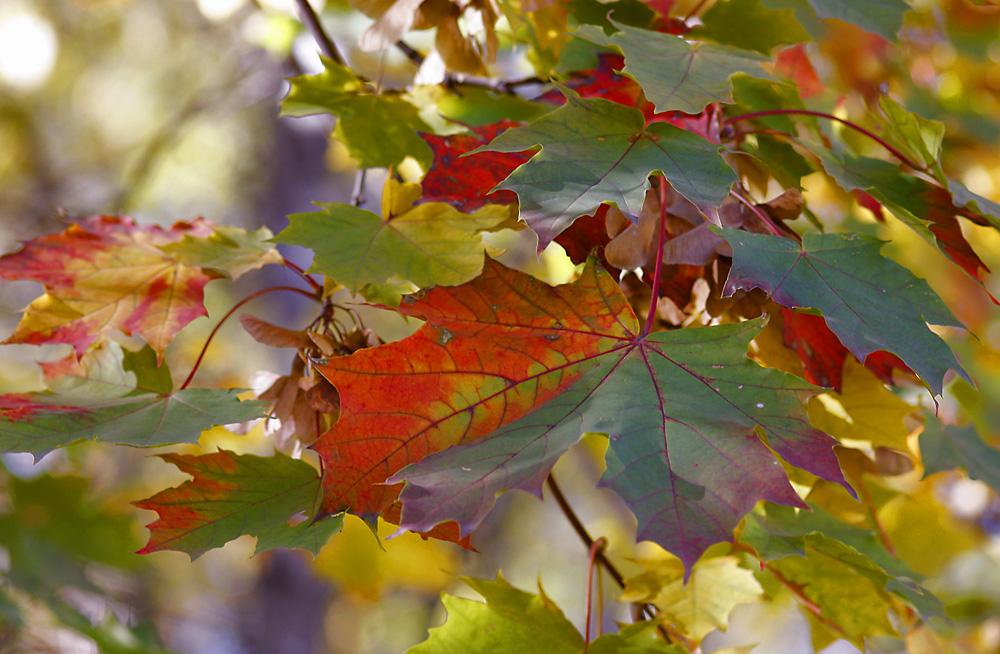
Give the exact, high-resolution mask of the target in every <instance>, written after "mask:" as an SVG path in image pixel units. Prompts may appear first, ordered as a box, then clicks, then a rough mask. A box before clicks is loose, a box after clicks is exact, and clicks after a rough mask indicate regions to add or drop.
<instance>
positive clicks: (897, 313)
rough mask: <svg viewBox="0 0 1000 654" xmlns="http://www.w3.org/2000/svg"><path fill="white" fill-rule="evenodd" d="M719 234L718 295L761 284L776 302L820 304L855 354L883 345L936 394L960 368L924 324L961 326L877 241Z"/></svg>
mask: <svg viewBox="0 0 1000 654" xmlns="http://www.w3.org/2000/svg"><path fill="white" fill-rule="evenodd" d="M719 233H720V234H721V235H722V237H723V238H725V239H726V241H728V242H729V244H730V245H732V246H733V267H732V270H731V271H730V273H729V279H728V280H727V281H726V285H725V290H724V293H725V294H726V295H732V294H733V293H734V292H736V290H738V289H746V290H749V289H751V288H761V289H763V290H764V291H765V292H766V293H767V294H768V295H770V296H771V298H772V299H774V301H775V302H777V303H778V304H780V305H782V306H785V307H789V308H797V307H810V308H814V309H818V310H819V311H820V312H821V313H822V314H823V317H824V318H825V319H826V323H827V326H829V327H830V329H831V330H832V331H833V333H834V334H836V335H837V337H838V338H839V339H840V342H841V343H843V344H844V347H846V348H847V349H848V350H850V351H851V353H852V354H854V355H855V356H856V357H858V359H860V360H861V361H864V360H865V358H866V357H867V356H868V355H869V354H871V353H872V352H875V351H876V350H887V351H889V352H892V353H893V354H895V355H896V356H898V357H899V358H900V359H902V360H903V362H904V363H906V365H908V366H909V367H910V368H911V369H912V370H913V371H914V372H916V373H917V374H918V375H919V376H920V378H921V379H923V380H924V383H926V384H927V385H928V387H930V389H931V390H932V391H933V392H934V393H935V394H940V393H941V388H942V383H943V379H944V375H945V373H946V372H947V371H948V370H949V369H952V370H955V371H956V372H958V373H959V374H960V375H962V377H964V378H965V379H969V377H968V373H966V372H965V371H964V370H963V369H962V367H961V366H960V365H959V364H958V361H956V359H955V355H954V354H953V353H952V351H951V349H949V347H948V345H947V344H946V343H945V342H944V341H943V340H942V339H941V337H939V336H938V335H937V334H935V333H934V332H932V331H931V330H930V329H929V328H928V327H927V323H928V322H929V323H933V324H935V325H946V326H954V327H961V326H962V325H961V323H959V322H958V320H957V319H956V318H955V317H954V316H953V315H952V313H951V311H949V310H948V307H946V306H945V304H944V302H942V301H941V298H939V297H938V296H937V295H936V294H935V293H934V291H932V290H931V288H930V287H929V286H928V285H927V282H925V281H923V280H922V279H918V278H917V277H915V276H914V275H913V273H911V272H910V271H909V270H907V269H906V268H903V267H902V266H900V265H899V264H897V263H895V262H893V261H891V260H890V259H887V258H885V257H883V256H882V255H881V254H880V253H879V250H880V249H881V248H882V244H883V242H882V241H879V240H878V239H874V238H871V237H868V236H862V235H860V234H847V235H840V234H816V233H812V232H810V233H807V234H806V235H805V236H804V238H803V242H802V245H801V246H800V245H799V244H798V243H796V242H795V241H793V240H791V239H787V238H782V237H779V236H764V235H760V234H751V233H749V232H742V231H737V230H733V229H728V228H727V229H721V230H719Z"/></svg>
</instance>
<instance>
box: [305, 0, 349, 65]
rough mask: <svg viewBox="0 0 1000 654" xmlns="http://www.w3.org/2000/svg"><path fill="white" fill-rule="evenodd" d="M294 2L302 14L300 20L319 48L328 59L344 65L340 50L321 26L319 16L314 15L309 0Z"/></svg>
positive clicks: (314, 12)
mask: <svg viewBox="0 0 1000 654" xmlns="http://www.w3.org/2000/svg"><path fill="white" fill-rule="evenodd" d="M295 2H296V4H297V5H298V6H299V12H300V13H301V14H302V22H303V23H305V24H306V27H308V28H309V31H310V32H312V35H313V38H314V39H316V43H317V45H319V49H320V50H322V51H323V54H324V55H326V57H327V58H328V59H332V60H333V61H335V62H336V63H338V64H340V65H341V66H343V65H344V58H343V57H341V56H340V51H339V50H337V45H336V44H335V43H334V42H333V39H332V38H330V35H329V34H327V32H326V29H324V27H323V23H321V22H320V20H319V16H317V15H316V10H315V9H313V8H312V5H310V4H309V0H295Z"/></svg>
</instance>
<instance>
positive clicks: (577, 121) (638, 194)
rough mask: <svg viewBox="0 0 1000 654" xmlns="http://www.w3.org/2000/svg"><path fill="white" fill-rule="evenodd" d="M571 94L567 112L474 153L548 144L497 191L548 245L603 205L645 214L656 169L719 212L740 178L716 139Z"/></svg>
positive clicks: (707, 208) (704, 205) (545, 118)
mask: <svg viewBox="0 0 1000 654" xmlns="http://www.w3.org/2000/svg"><path fill="white" fill-rule="evenodd" d="M566 94H567V102H566V104H565V105H563V106H562V107H560V108H559V109H556V110H555V111H553V112H552V113H549V114H546V115H544V116H542V117H541V118H539V119H537V120H536V121H535V122H533V123H532V124H530V125H526V126H523V127H515V128H513V129H509V130H507V131H506V132H504V133H503V134H501V135H500V136H498V137H497V138H496V139H494V140H493V142H492V143H490V144H489V145H485V146H482V147H480V148H477V149H476V150H474V151H473V152H483V151H492V152H522V151H524V150H527V149H529V148H533V147H535V146H536V145H541V146H542V149H541V151H540V152H539V153H537V154H536V155H535V156H534V157H532V158H531V160H530V161H528V163H526V164H524V165H522V166H521V167H519V168H518V169H517V170H515V171H514V172H513V173H512V174H511V175H510V176H509V177H508V178H507V179H506V180H505V181H504V182H503V183H502V184H500V185H499V186H498V187H497V188H498V189H509V190H512V191H514V192H515V193H517V195H518V199H519V201H520V216H521V218H523V219H524V220H525V222H527V223H528V226H529V227H531V228H532V229H533V230H534V231H535V233H536V234H538V240H539V247H540V248H544V247H545V246H546V245H548V244H549V242H551V241H552V240H553V239H554V238H555V237H556V236H557V235H559V233H560V232H562V231H563V230H564V229H566V228H567V227H569V225H571V224H572V223H573V221H574V220H575V219H576V218H577V217H578V216H581V215H584V214H587V213H591V212H593V211H594V209H595V208H596V207H597V205H599V204H601V203H603V202H614V203H615V204H617V205H618V208H619V209H621V210H622V211H623V212H625V213H626V214H627V215H631V216H637V215H638V214H639V212H640V210H641V209H642V204H643V201H644V199H645V194H646V189H647V188H648V184H647V182H646V178H647V177H648V176H649V175H650V174H652V173H654V172H661V173H662V174H663V175H664V176H665V177H666V179H667V181H669V182H670V183H671V185H672V186H673V187H674V189H676V190H677V192H679V193H680V194H681V195H683V196H684V197H686V198H687V199H688V200H690V201H691V202H693V203H694V204H695V205H697V206H698V207H699V209H701V210H702V211H705V212H712V211H714V210H715V208H716V207H718V205H719V204H720V203H721V202H722V200H723V199H724V198H725V197H726V195H727V194H728V193H729V188H730V186H731V185H732V183H733V182H734V181H736V176H735V174H734V173H733V171H732V169H730V168H729V167H728V166H727V165H726V163H725V162H724V161H723V159H722V158H721V157H720V156H719V153H718V149H719V148H718V146H717V145H715V144H713V143H711V142H710V141H707V140H706V139H704V138H702V137H700V136H696V135H694V134H692V133H691V132H688V131H685V130H683V129H680V128H677V127H674V126H673V125H669V124H667V123H662V122H660V123H654V124H652V125H650V126H648V127H646V126H645V120H644V118H643V115H642V113H641V112H640V111H639V110H638V109H633V108H631V107H626V106H623V105H620V104H618V103H615V102H612V101H610V100H604V99H600V98H581V97H580V96H578V95H577V94H576V93H574V92H572V91H568V90H567V91H566Z"/></svg>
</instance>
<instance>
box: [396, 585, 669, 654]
mask: <svg viewBox="0 0 1000 654" xmlns="http://www.w3.org/2000/svg"><path fill="white" fill-rule="evenodd" d="M462 581H464V582H465V583H466V584H467V585H468V586H469V587H471V588H472V589H473V590H475V591H476V592H477V593H479V594H480V595H482V596H483V599H485V600H486V601H485V602H477V601H474V600H468V599H460V598H457V597H451V596H450V595H443V596H442V598H441V601H442V602H443V603H444V607H445V608H446V609H447V610H448V620H447V621H446V622H445V623H444V625H442V626H440V627H436V628H434V629H431V630H430V637H429V638H428V639H427V640H426V641H424V642H423V643H421V644H419V645H417V646H416V647H413V648H412V649H410V650H408V654H448V653H452V652H463V653H467V654H493V653H495V652H512V653H513V652H545V654H584V652H587V653H588V654H680V652H681V651H682V650H681V649H680V648H679V647H678V646H676V645H668V644H667V643H665V642H664V641H663V640H661V639H660V638H659V637H658V636H657V634H656V624H655V623H652V622H640V623H636V624H632V625H628V626H627V627H624V628H623V629H622V630H621V631H620V632H619V633H617V634H605V635H603V636H601V637H599V638H597V639H595V640H594V641H593V642H592V643H590V644H589V645H587V644H586V643H585V642H584V640H583V637H582V636H581V635H580V634H579V632H577V630H576V628H575V627H574V626H573V623H571V622H570V621H569V620H567V619H566V617H565V616H564V615H563V612H562V611H561V610H560V609H559V607H558V606H556V605H555V604H554V603H553V602H552V600H550V599H549V598H548V597H546V596H545V593H542V592H539V594H538V595H533V594H531V593H526V592H524V591H523V590H519V589H517V588H514V587H513V586H511V585H510V584H509V583H507V581H506V580H504V579H503V577H500V576H498V577H497V579H496V580H495V581H487V580H485V579H473V578H469V577H463V578H462Z"/></svg>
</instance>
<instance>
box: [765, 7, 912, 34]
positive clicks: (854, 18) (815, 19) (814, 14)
mask: <svg viewBox="0 0 1000 654" xmlns="http://www.w3.org/2000/svg"><path fill="white" fill-rule="evenodd" d="M761 3H762V4H763V5H764V6H765V7H768V8H771V9H793V10H794V11H795V17H796V18H797V19H798V21H799V22H800V23H801V24H802V25H803V26H804V27H805V28H806V30H807V31H808V32H809V33H810V34H811V35H812V36H813V38H815V39H819V38H821V37H822V36H823V33H824V30H823V28H822V26H821V25H820V24H819V21H820V20H821V19H825V18H835V19H837V20H842V21H844V22H845V23H851V24H852V25H857V26H858V27H860V28H861V29H863V30H865V31H867V32H871V33H872V34H878V35H879V36H881V37H883V38H885V39H887V40H889V41H895V40H896V33H897V32H898V31H899V29H900V28H901V27H902V26H903V15H904V14H905V13H906V12H907V11H909V10H910V6H909V5H907V4H906V3H905V2H903V0H761Z"/></svg>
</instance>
